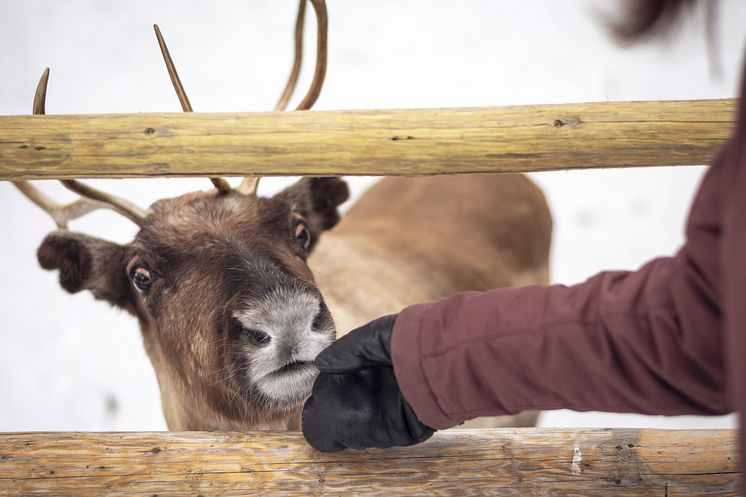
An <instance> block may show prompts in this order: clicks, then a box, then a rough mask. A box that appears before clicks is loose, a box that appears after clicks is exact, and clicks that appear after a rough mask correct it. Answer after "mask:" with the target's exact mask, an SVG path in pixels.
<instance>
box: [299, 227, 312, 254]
mask: <svg viewBox="0 0 746 497" xmlns="http://www.w3.org/2000/svg"><path fill="white" fill-rule="evenodd" d="M295 241H297V242H298V243H299V244H300V246H301V247H303V250H308V248H309V247H310V246H311V232H310V231H308V227H307V226H306V223H302V222H301V223H298V224H297V225H296V226H295Z"/></svg>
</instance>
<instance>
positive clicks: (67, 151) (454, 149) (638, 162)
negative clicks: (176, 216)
mask: <svg viewBox="0 0 746 497" xmlns="http://www.w3.org/2000/svg"><path fill="white" fill-rule="evenodd" d="M733 122H734V102H733V100H695V101H664V102H609V103H596V104H568V105H533V106H520V107H500V108H473V109H419V110H377V111H334V112H289V113H279V112H276V113H250V114H200V113H194V114H191V113H186V114H121V115H73V116H4V117H0V179H6V180H18V179H51V178H63V179H64V178H84V177H97V178H105V177H109V178H112V177H114V178H119V177H141V176H216V175H221V176H240V175H247V174H260V175H280V174H287V175H300V174H317V175H342V174H353V175H421V174H444V173H477V172H508V171H544V170H552V169H571V168H598V167H627V166H670V165H691V164H707V163H708V162H709V159H710V158H711V156H712V154H713V152H714V150H715V149H716V148H717V146H718V145H719V144H720V143H722V142H723V140H725V139H726V138H727V137H728V135H729V133H730V131H731V128H732V125H733Z"/></svg>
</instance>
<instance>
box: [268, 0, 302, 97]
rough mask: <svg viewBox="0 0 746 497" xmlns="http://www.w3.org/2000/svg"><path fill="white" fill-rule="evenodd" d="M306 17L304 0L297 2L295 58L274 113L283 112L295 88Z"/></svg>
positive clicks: (300, 60)
mask: <svg viewBox="0 0 746 497" xmlns="http://www.w3.org/2000/svg"><path fill="white" fill-rule="evenodd" d="M305 17H306V0H300V1H299V2H298V16H297V18H296V19H295V47H294V48H295V57H294V58H293V68H292V70H291V71H290V76H289V77H288V82H287V84H286V85H285V90H284V91H283V92H282V95H281V96H280V99H279V100H278V101H277V105H275V111H280V110H285V108H286V107H287V106H288V102H289V101H290V97H292V96H293V93H294V92H295V87H296V85H297V84H298V76H299V75H300V66H301V62H302V61H303V25H304V24H305V20H306V19H305Z"/></svg>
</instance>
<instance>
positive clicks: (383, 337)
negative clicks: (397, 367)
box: [316, 314, 396, 374]
mask: <svg viewBox="0 0 746 497" xmlns="http://www.w3.org/2000/svg"><path fill="white" fill-rule="evenodd" d="M395 322H396V314H390V315H388V316H383V317H380V318H378V319H375V320H373V321H371V322H370V323H368V324H366V325H363V326H361V327H360V328H356V329H354V330H352V331H351V332H349V333H348V334H347V335H345V336H343V337H342V338H340V339H339V340H337V341H336V342H334V343H332V344H331V345H330V346H329V347H327V348H326V349H325V350H323V351H322V352H321V353H320V354H319V355H318V356H317V357H316V367H317V368H319V370H320V371H321V372H324V373H337V374H339V373H346V372H350V371H356V370H358V369H364V368H370V367H374V366H391V334H392V332H393V331H394V323H395Z"/></svg>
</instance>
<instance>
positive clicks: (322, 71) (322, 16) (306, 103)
mask: <svg viewBox="0 0 746 497" xmlns="http://www.w3.org/2000/svg"><path fill="white" fill-rule="evenodd" d="M311 4H312V5H313V10H314V11H315V12H316V24H317V29H316V70H315V71H314V74H313V81H312V82H311V87H310V88H309V89H308V92H307V93H306V96H305V97H303V100H302V101H301V103H300V104H298V107H296V109H295V110H308V109H310V108H311V107H313V104H315V103H316V99H317V98H319V94H320V93H321V87H322V86H323V85H324V77H325V76H326V53H327V50H326V40H327V36H328V32H327V30H328V25H329V18H328V16H327V13H326V2H325V0H311Z"/></svg>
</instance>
